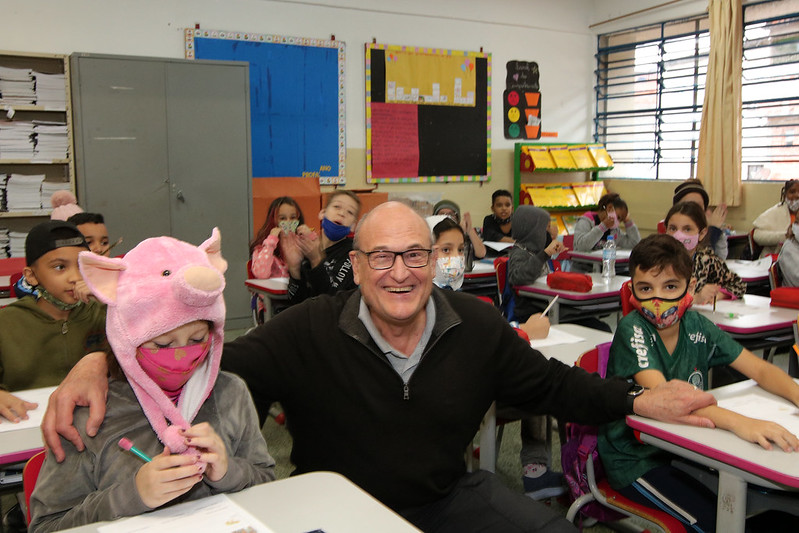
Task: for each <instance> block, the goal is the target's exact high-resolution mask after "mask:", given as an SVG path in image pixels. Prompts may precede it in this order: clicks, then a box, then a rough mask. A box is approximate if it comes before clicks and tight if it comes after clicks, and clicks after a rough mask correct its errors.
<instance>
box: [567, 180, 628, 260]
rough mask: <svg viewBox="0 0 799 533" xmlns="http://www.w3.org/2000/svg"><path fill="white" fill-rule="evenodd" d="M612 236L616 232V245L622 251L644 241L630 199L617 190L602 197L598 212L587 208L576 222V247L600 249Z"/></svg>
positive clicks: (614, 235) (586, 249) (586, 250)
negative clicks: (630, 208)
mask: <svg viewBox="0 0 799 533" xmlns="http://www.w3.org/2000/svg"><path fill="white" fill-rule="evenodd" d="M622 226H623V227H624V231H622V229H621V228H622ZM609 235H613V238H614V240H615V241H616V248H620V249H622V250H630V249H632V247H633V246H635V245H636V244H638V241H640V240H641V234H640V233H638V226H636V225H635V222H633V221H632V219H631V218H630V215H629V209H628V208H627V202H625V201H624V200H622V199H621V197H620V196H619V195H618V194H616V193H608V194H606V195H604V196H602V198H600V199H599V202H598V204H597V211H596V212H593V211H588V212H586V213H585V214H583V216H581V217H580V218H578V219H577V222H576V223H575V224H574V250H575V251H577V252H590V251H591V250H599V249H600V248H602V246H604V244H605V241H607V239H608V236H609Z"/></svg>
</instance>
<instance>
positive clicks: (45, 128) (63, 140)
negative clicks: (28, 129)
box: [33, 120, 69, 160]
mask: <svg viewBox="0 0 799 533" xmlns="http://www.w3.org/2000/svg"><path fill="white" fill-rule="evenodd" d="M33 133H34V135H35V141H36V148H35V149H34V158H35V159H50V160H52V159H66V157H67V153H68V152H69V137H68V136H67V125H66V124H64V123H63V122H42V121H36V120H34V121H33Z"/></svg>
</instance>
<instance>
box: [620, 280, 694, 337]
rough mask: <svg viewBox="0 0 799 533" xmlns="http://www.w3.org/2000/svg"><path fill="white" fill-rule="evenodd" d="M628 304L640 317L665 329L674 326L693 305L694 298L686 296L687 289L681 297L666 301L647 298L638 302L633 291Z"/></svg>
mask: <svg viewBox="0 0 799 533" xmlns="http://www.w3.org/2000/svg"><path fill="white" fill-rule="evenodd" d="M630 303H631V304H632V306H633V307H635V308H636V309H637V310H638V312H639V313H641V315H642V316H643V317H644V318H645V319H647V320H648V321H649V322H651V323H652V325H653V326H655V327H656V328H658V329H663V328H667V327H669V326H671V325H673V324H675V323H676V322H677V321H678V320H680V318H682V316H683V315H684V314H685V311H686V310H687V309H688V308H689V307H691V304H692V303H694V297H693V296H692V295H690V294H688V287H685V292H683V293H682V296H680V297H678V298H674V299H673V300H667V299H664V298H647V299H646V300H639V299H638V298H637V297H636V296H635V291H632V294H631V295H630Z"/></svg>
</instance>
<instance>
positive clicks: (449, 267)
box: [433, 255, 466, 290]
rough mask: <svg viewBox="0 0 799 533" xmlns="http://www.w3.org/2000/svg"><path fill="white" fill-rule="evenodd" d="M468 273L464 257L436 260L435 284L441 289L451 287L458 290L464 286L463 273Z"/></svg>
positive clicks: (457, 256)
mask: <svg viewBox="0 0 799 533" xmlns="http://www.w3.org/2000/svg"><path fill="white" fill-rule="evenodd" d="M465 271H466V261H464V259H463V256H460V255H456V256H454V257H439V258H438V259H437V260H436V277H435V279H433V283H435V284H436V285H438V286H439V287H449V288H451V289H452V290H458V289H460V288H461V285H463V273H464V272H465Z"/></svg>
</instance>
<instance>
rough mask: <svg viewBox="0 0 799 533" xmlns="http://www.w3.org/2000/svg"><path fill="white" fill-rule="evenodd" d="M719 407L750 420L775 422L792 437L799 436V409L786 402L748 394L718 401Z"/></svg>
mask: <svg viewBox="0 0 799 533" xmlns="http://www.w3.org/2000/svg"><path fill="white" fill-rule="evenodd" d="M719 407H723V408H725V409H729V410H730V411H735V412H736V413H738V414H741V415H744V416H748V417H750V418H757V419H759V420H769V421H771V422H776V423H778V424H779V425H781V426H782V427H784V428H785V429H787V430H788V431H790V432H791V433H793V434H794V435H799V408H797V407H796V406H795V405H792V404H791V403H789V402H788V401H787V400H782V399H779V400H775V399H772V398H765V397H763V396H761V395H759V394H755V393H749V394H743V395H741V396H738V397H735V398H728V399H725V400H719Z"/></svg>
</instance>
